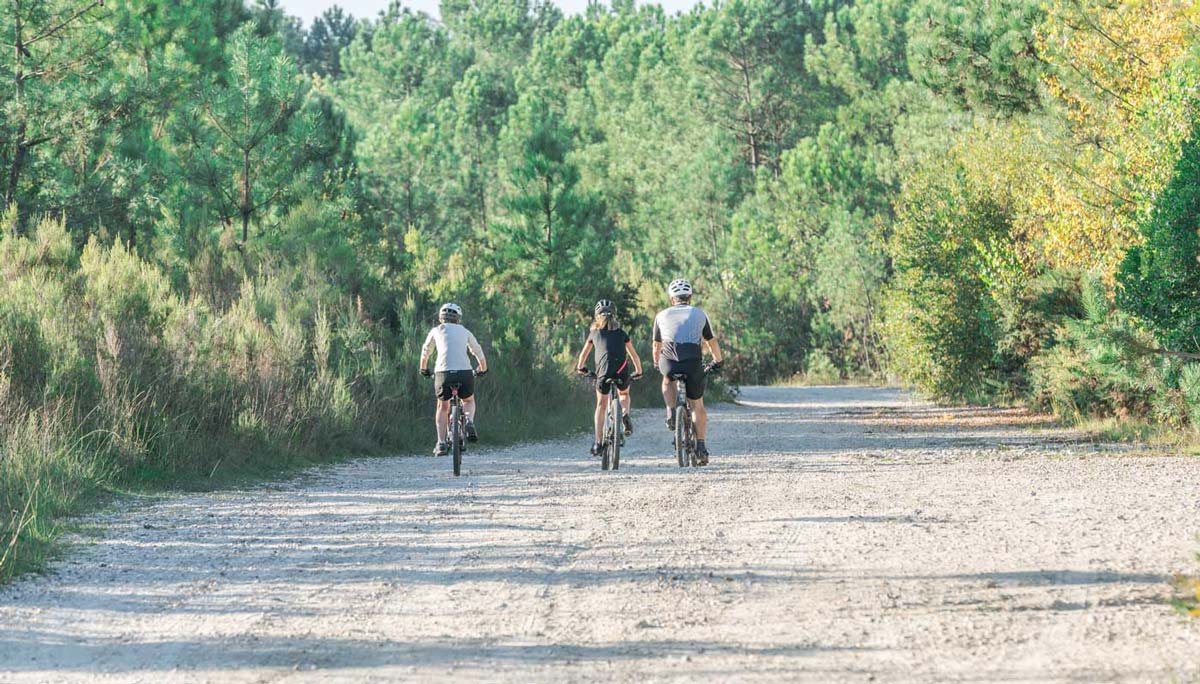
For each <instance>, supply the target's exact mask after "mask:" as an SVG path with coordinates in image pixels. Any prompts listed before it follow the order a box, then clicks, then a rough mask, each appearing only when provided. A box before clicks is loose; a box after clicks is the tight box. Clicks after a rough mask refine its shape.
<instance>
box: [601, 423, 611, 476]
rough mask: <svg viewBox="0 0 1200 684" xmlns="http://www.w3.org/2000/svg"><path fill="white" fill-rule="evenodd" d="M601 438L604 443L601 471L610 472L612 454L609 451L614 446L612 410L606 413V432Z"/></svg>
mask: <svg viewBox="0 0 1200 684" xmlns="http://www.w3.org/2000/svg"><path fill="white" fill-rule="evenodd" d="M600 438H601V439H603V440H604V443H603V444H601V445H600V470H609V469H610V468H612V452H611V451H610V450H609V449H610V448H611V445H612V409H611V408H610V409H609V410H608V411H605V413H604V432H602V433H600Z"/></svg>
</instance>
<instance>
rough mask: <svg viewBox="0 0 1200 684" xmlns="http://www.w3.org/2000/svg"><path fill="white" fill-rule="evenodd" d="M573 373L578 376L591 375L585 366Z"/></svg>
mask: <svg viewBox="0 0 1200 684" xmlns="http://www.w3.org/2000/svg"><path fill="white" fill-rule="evenodd" d="M575 372H576V373H578V374H580V375H585V376H586V375H591V374H592V372H591V371H590V370H588V368H587V366H580V367H579V368H576V369H575Z"/></svg>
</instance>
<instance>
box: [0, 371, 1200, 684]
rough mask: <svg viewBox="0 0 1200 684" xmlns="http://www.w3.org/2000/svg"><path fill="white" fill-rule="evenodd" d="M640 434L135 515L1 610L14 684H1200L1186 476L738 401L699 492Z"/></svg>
mask: <svg viewBox="0 0 1200 684" xmlns="http://www.w3.org/2000/svg"><path fill="white" fill-rule="evenodd" d="M637 418H638V428H639V430H638V433H637V434H635V435H634V437H633V438H632V440H631V442H630V444H629V446H628V449H627V450H626V452H625V454H624V458H623V459H622V460H623V467H622V469H621V470H620V471H619V472H617V473H603V472H601V471H600V470H599V468H598V466H597V465H595V463H594V462H592V461H590V460H589V459H588V458H587V457H586V456H585V454H584V452H585V449H586V447H587V441H586V438H576V439H573V440H569V441H559V442H551V443H542V444H529V445H522V446H519V447H514V448H510V449H491V450H477V451H474V452H469V453H468V454H467V456H466V473H465V477H462V478H459V479H455V478H454V477H453V476H451V474H450V472H449V470H450V468H449V463H448V462H447V461H446V460H444V459H434V458H432V457H415V458H377V459H366V460H358V461H353V462H349V463H346V464H342V465H338V466H335V467H329V468H324V469H320V470H317V471H315V472H313V473H310V474H308V475H306V476H304V477H302V478H299V479H296V480H294V481H290V482H286V483H283V484H278V485H274V486H269V487H261V488H254V489H250V490H246V491H231V492H221V493H216V494H203V495H189V496H180V497H171V498H167V499H162V500H156V501H150V502H143V503H140V504H138V503H135V504H123V506H122V509H123V510H120V511H116V512H112V513H108V514H106V515H105V516H102V518H101V519H100V520H99V522H101V523H102V524H103V525H105V526H106V529H107V531H106V533H105V534H104V535H103V536H102V537H101V538H100V539H99V540H96V541H94V542H81V543H80V545H79V546H78V547H76V548H75V549H73V550H72V551H71V552H70V554H69V556H68V558H67V559H66V560H64V561H62V562H60V563H58V564H57V565H56V566H55V567H54V568H53V570H52V571H51V572H50V573H49V574H47V575H46V576H42V577H36V578H31V579H26V580H23V581H21V582H18V583H16V584H15V585H12V586H10V587H8V588H6V589H4V590H0V681H3V682H57V681H89V682H91V681H97V682H162V681H185V682H214V683H216V682H220V683H225V682H280V683H284V682H286V683H295V682H316V681H322V682H326V681H332V682H372V681H432V680H446V679H454V680H464V681H510V682H522V683H523V684H524V683H529V682H563V681H593V680H600V681H631V682H632V681H638V682H641V681H697V680H732V679H736V680H739V681H750V680H753V681H780V682H795V681H812V682H828V681H850V682H867V681H878V682H889V681H969V682H983V681H1005V682H1020V681H1088V682H1091V681H1185V682H1186V681H1200V621H1195V620H1193V621H1188V620H1186V619H1184V618H1182V617H1180V616H1179V615H1178V614H1176V613H1175V612H1173V611H1172V610H1171V608H1170V607H1169V606H1168V605H1166V600H1167V599H1168V598H1169V597H1170V596H1171V593H1172V590H1171V588H1170V586H1169V579H1170V575H1171V573H1173V572H1175V571H1191V572H1194V571H1195V570H1196V566H1197V563H1196V562H1195V560H1194V558H1193V556H1194V554H1195V552H1196V551H1197V550H1198V549H1200V542H1197V539H1196V534H1197V532H1198V531H1200V502H1198V496H1197V487H1196V485H1197V482H1198V481H1200V462H1198V461H1197V459H1195V458H1182V457H1175V458H1172V457H1152V456H1147V455H1145V454H1139V453H1138V452H1136V451H1134V452H1130V451H1127V450H1121V449H1117V448H1108V449H1105V448H1102V447H1096V446H1093V445H1089V444H1084V443H1079V442H1078V441H1076V437H1077V436H1076V435H1073V434H1072V433H1071V432H1069V431H1066V430H1061V429H1056V428H1052V427H1048V426H1046V425H1045V424H1042V423H1040V421H1039V419H1038V418H1037V417H1034V416H1029V415H1027V414H1025V413H1022V412H1020V411H999V410H964V409H941V408H936V407H933V406H930V405H927V404H923V403H919V402H916V401H914V400H912V399H911V398H910V397H909V396H908V395H906V394H904V393H902V392H899V391H895V390H881V389H859V388H802V389H791V388H748V389H746V390H744V392H743V395H742V404H741V405H739V406H725V407H721V408H719V409H717V410H715V411H714V412H713V434H712V435H711V438H710V442H711V445H712V448H713V451H714V453H715V454H716V455H715V456H714V457H713V465H711V466H709V467H708V468H704V469H693V470H688V471H682V472H681V470H680V469H679V468H678V467H676V466H675V465H674V463H673V458H672V457H671V456H670V444H669V435H668V433H667V432H666V430H665V429H664V428H663V426H662V423H661V421H660V419H659V414H658V412H653V413H651V412H649V411H642V412H639V413H638V414H637ZM485 425H486V424H485V423H483V422H482V421H481V428H482V427H484V426H485Z"/></svg>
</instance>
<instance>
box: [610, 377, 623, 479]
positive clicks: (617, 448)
mask: <svg viewBox="0 0 1200 684" xmlns="http://www.w3.org/2000/svg"><path fill="white" fill-rule="evenodd" d="M610 408H611V409H612V419H613V420H612V469H613V470H616V469H617V468H620V467H621V442H622V441H623V440H624V439H625V424H624V423H623V422H621V395H619V394H617V393H616V392H613V399H612V403H611V407H610Z"/></svg>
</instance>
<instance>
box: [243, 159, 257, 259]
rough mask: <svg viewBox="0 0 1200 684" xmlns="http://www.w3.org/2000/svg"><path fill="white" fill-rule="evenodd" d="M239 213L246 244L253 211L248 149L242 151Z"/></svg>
mask: <svg viewBox="0 0 1200 684" xmlns="http://www.w3.org/2000/svg"><path fill="white" fill-rule="evenodd" d="M241 200H242V202H241V204H242V206H241V214H242V244H243V245H244V244H246V240H247V239H248V238H249V236H250V213H251V212H252V211H254V206H253V205H252V204H251V203H250V150H243V151H242V197H241Z"/></svg>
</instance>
